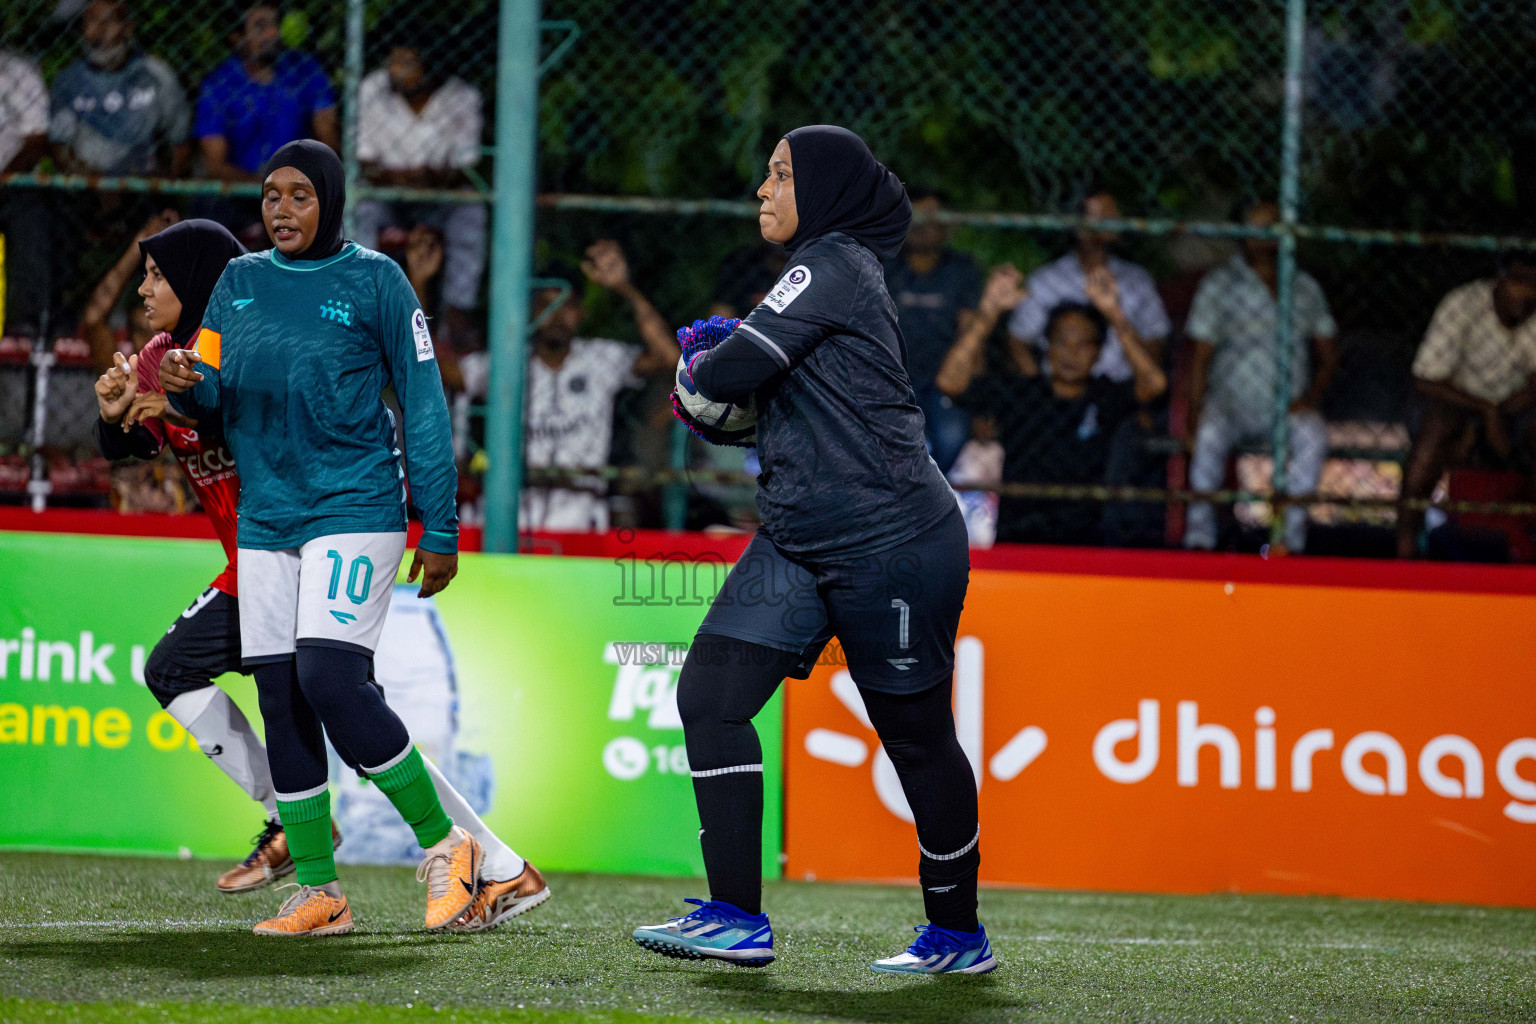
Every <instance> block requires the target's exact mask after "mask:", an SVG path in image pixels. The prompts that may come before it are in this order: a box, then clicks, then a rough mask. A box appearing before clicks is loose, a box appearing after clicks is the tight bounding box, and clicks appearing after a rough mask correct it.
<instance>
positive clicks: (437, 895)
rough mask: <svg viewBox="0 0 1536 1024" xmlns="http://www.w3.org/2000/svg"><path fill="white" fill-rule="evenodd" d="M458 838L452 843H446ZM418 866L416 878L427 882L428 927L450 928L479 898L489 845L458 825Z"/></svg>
mask: <svg viewBox="0 0 1536 1024" xmlns="http://www.w3.org/2000/svg"><path fill="white" fill-rule="evenodd" d="M454 840H457V842H454V843H453V845H452V846H447V847H446V848H443V847H444V844H446V843H449V842H451V841H454ZM432 849H433V850H436V851H437V852H436V853H428V854H427V855H426V856H425V857H424V858H422V861H421V866H420V867H418V868H417V869H416V881H418V882H426V883H427V931H429V932H435V931H437V930H439V929H441V928H446V927H448V926H449V925H450V924H452V923H453V922H454V921H456V920H457V919H458V918H459V915H461V914H463V913H464V911H465V910H467V909H469V905H470V904H471V903H473V902H474V901H475V891H476V889H477V888H478V886H479V882H480V865H481V864H482V863H484V862H485V849H484V848H483V847H482V846H481V845H480V843H479V841H478V840H476V839H475V837H474V836H472V835H470V834H469V833H468V832H466V831H464V829H462V828H460V827H459V826H458V825H455V826H453V831H452V832H449V833H448V836H447V838H445V839H444V840H443V842H441V843H438V844H437V846H434V847H433V848H432Z"/></svg>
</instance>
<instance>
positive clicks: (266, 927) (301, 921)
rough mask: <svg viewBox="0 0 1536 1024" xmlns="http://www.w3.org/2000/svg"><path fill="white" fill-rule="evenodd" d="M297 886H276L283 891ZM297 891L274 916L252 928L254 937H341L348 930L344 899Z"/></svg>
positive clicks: (320, 892)
mask: <svg viewBox="0 0 1536 1024" xmlns="http://www.w3.org/2000/svg"><path fill="white" fill-rule="evenodd" d="M294 885H298V883H297V882H289V883H288V885H282V886H278V888H280V889H287V888H289V887H290V886H294ZM298 889H299V891H298V892H296V893H294V894H293V895H292V896H289V897H288V899H286V900H285V901H284V902H283V906H282V908H281V909H280V910H278V912H277V916H276V917H274V918H271V919H270V920H267V921H263V922H261V923H260V924H258V925H257V926H256V927H255V928H253V929H252V931H254V932H255V933H256V934H257V935H282V936H286V937H289V938H294V937H297V936H300V935H345V934H346V933H347V932H349V931H351V930H352V908H351V907H349V906H347V898H346V897H345V896H341V897H336V896H332V895H331V894H330V893H328V892H326V891H325V890H324V889H316V888H312V887H311V886H308V885H299V886H298Z"/></svg>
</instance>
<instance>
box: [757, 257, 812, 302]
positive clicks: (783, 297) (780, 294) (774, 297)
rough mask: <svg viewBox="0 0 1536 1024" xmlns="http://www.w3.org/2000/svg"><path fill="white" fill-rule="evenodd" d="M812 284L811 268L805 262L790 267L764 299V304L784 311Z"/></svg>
mask: <svg viewBox="0 0 1536 1024" xmlns="http://www.w3.org/2000/svg"><path fill="white" fill-rule="evenodd" d="M810 286H811V268H810V267H807V266H805V265H804V264H802V265H800V266H798V267H790V268H789V270H787V271H785V272H784V276H783V277H781V278H779V283H778V284H776V285H774V286H773V291H771V292H769V293H768V295H767V296H766V297H765V298H764V299H763V305H765V306H767V307H768V308H769V309H772V310H773V311H774V312H776V313H782V312H784V310H785V308H786V307H788V305H789V304H790V303H791V302H794V301H795V299H796V298H797V297H798V296H799V295H800V293H801V292H803V291H805V290H806V289H807V288H809V287H810Z"/></svg>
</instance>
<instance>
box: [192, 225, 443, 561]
mask: <svg viewBox="0 0 1536 1024" xmlns="http://www.w3.org/2000/svg"><path fill="white" fill-rule="evenodd" d="M196 347H197V350H198V353H199V354H200V355H201V356H202V358H203V362H202V365H201V366H200V367H199V370H200V371H201V372H202V374H203V380H202V381H201V382H200V383H198V384H197V385H196V386H195V387H193V388H192V389H191V390H189V391H186V392H183V393H181V394H179V395H172V396H171V404H172V405H173V406H175V407H176V408H177V409H179V410H180V411H182V412H183V413H186V414H187V415H190V416H194V417H196V416H202V415H206V414H207V413H209V412H211V411H212V410H213V409H214V408H217V409H218V410H219V412H220V413H221V414H222V416H223V419H224V428H225V433H226V436H227V438H228V441H229V447H230V451H231V452H232V453H233V454H234V456H235V464H236V465H237V466H238V468H239V472H240V523H239V544H240V547H242V548H259V549H279V548H296V547H299V546H301V545H302V544H304V543H305V542H307V541H310V540H313V539H314V538H316V537H324V536H328V535H331V534H338V533H391V532H398V531H401V530H404V529H405V523H406V511H405V497H406V495H405V488H404V486H403V479H404V477H405V476H406V475H407V474H408V476H409V479H410V485H411V497H412V498H413V499H414V501H415V504H416V508H417V510H418V511H419V512H420V514H421V520H422V525H423V526H424V527H425V530H426V532H425V534H424V535H423V537H422V539H421V544H420V546H421V547H422V548H425V549H426V550H428V551H435V552H438V553H440V554H454V553H456V552H457V551H458V543H459V540H458V538H459V525H458V512H457V509H456V507H455V502H456V497H457V492H458V472H457V470H456V469H455V467H454V463H453V437H452V432H451V430H450V427H449V418H448V403H447V400H446V399H445V398H444V397H443V382H442V377H441V376H440V375H439V373H438V368H437V360H436V358H435V353H434V351H433V348H432V336H431V333H430V332H429V331H428V329H427V321H426V317H425V316H423V314H422V312H421V309H420V307H419V306H418V305H417V303H416V294H415V292H414V291H412V289H411V286H410V282H409V281H407V280H406V277H405V273H404V272H403V271H402V270H401V269H400V267H399V265H398V264H396V263H395V261H394V260H392V259H390V258H389V257H388V256H384V255H382V254H380V253H377V252H374V251H373V250H371V249H364V248H362V247H361V246H359V245H356V244H355V243H351V242H349V243H347V245H346V246H345V247H344V248H343V249H342V250H341V252H339V253H337V254H336V255H335V256H332V257H331V258H329V259H326V260H318V261H314V262H301V261H294V260H289V259H286V258H284V257H283V256H282V254H281V253H279V252H277V250H275V249H273V250H268V251H267V252H262V253H252V254H251V255H249V256H242V257H240V258H239V259H236V260H233V261H231V263H230V264H229V266H228V267H227V268H226V269H225V271H224V275H223V276H222V277H220V278H219V283H218V284H217V285H216V286H215V287H214V290H213V296H212V297H211V298H210V299H209V301H208V309H207V312H206V313H205V314H204V316H203V323H202V330H201V331H200V332H199V333H198V338H197V345H196ZM385 385H393V386H394V389H395V396H396V398H397V399H398V400H399V402H400V409H401V412H402V413H403V415H404V430H405V469H404V472H403V471H402V467H401V458H400V452H399V450H398V449H397V448H396V447H395V428H394V417H393V416H392V415H391V413H390V411H389V409H388V407H386V406H385V404H384V401H383V398H382V397H381V393H382V391H383V390H384V387H385Z"/></svg>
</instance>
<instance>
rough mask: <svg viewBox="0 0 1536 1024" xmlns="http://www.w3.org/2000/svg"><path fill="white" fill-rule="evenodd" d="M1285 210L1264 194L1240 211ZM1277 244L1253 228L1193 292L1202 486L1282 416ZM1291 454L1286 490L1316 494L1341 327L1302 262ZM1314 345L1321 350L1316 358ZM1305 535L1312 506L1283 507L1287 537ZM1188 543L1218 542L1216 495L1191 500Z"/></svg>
mask: <svg viewBox="0 0 1536 1024" xmlns="http://www.w3.org/2000/svg"><path fill="white" fill-rule="evenodd" d="M1279 217H1280V208H1279V207H1278V206H1276V205H1275V204H1274V203H1270V202H1259V203H1254V204H1252V205H1251V206H1249V207H1248V208H1247V209H1246V210H1245V211H1244V212H1243V215H1242V219H1243V222H1244V223H1245V224H1247V225H1249V226H1250V227H1269V226H1271V225H1273V224H1274V223H1275V222H1276V221H1278V220H1279ZM1278 253H1279V247H1278V244H1277V243H1276V242H1274V241H1272V240H1270V239H1262V238H1249V239H1245V240H1244V241H1243V247H1242V250H1241V251H1240V252H1239V253H1238V254H1237V255H1236V256H1233V257H1232V258H1231V259H1230V260H1228V261H1227V262H1226V263H1223V264H1222V265H1221V266H1219V267H1217V268H1216V269H1214V270H1212V271H1211V272H1210V273H1209V274H1206V275H1205V277H1204V279H1202V280H1201V282H1200V287H1199V289H1198V290H1197V291H1196V292H1195V301H1194V304H1193V305H1192V306H1191V307H1190V311H1189V321H1188V322H1187V323H1186V324H1185V326H1184V333H1185V334H1186V335H1188V336H1189V339H1190V341H1191V342H1193V343H1194V359H1193V361H1192V363H1193V365H1192V366H1191V368H1190V397H1189V411H1190V416H1191V423H1190V428H1189V433H1188V436H1190V437H1192V438H1194V444H1195V450H1194V454H1193V456H1192V457H1191V459H1190V465H1189V484H1190V486H1191V487H1192V488H1194V489H1195V490H1197V491H1214V490H1217V489H1218V488H1220V487H1221V483H1222V479H1223V477H1224V476H1225V474H1226V466H1227V456H1228V455H1229V454H1231V451H1232V448H1233V447H1234V446H1236V445H1239V444H1244V443H1253V442H1267V441H1268V440H1269V438H1270V434H1271V430H1272V424H1273V423H1274V418H1275V394H1276V391H1277V390H1278V381H1277V379H1276V376H1275V349H1276V345H1277V340H1278V338H1279V333H1278V332H1279V317H1278V315H1277V313H1278V310H1279V302H1278V301H1277V299H1276V297H1275V288H1276V281H1277V279H1278V278H1277V274H1278V266H1279V264H1278V261H1277V257H1278ZM1291 307H1292V309H1293V311H1294V315H1293V318H1292V321H1291V323H1292V335H1291V345H1292V351H1291V374H1290V377H1291V379H1290V396H1291V403H1290V410H1289V414H1290V458H1289V459H1288V460H1287V462H1286V488H1285V489H1286V493H1287V494H1292V495H1299V494H1311V493H1312V492H1313V491H1315V490H1316V489H1317V481H1318V479H1319V478H1320V477H1321V476H1322V472H1323V461H1324V459H1325V458H1326V457H1327V455H1328V425H1327V424H1326V423H1325V422H1324V420H1323V414H1322V412H1321V411H1319V410H1320V406H1321V403H1322V399H1323V394H1324V392H1326V391H1327V390H1328V385H1329V383H1330V382H1331V381H1332V380H1333V373H1334V370H1335V369H1336V368H1337V366H1338V347H1337V345H1336V344H1335V341H1336V338H1337V335H1338V327H1337V326H1336V325H1335V324H1334V322H1333V314H1332V313H1331V312H1330V311H1329V309H1328V300H1327V298H1326V297H1324V295H1323V289H1322V286H1321V285H1319V284H1318V283H1317V281H1316V280H1315V279H1314V278H1313V277H1312V275H1310V274H1308V273H1306V272H1305V271H1302V270H1298V271H1297V272H1296V278H1295V285H1294V288H1293V291H1292V296H1291ZM1314 349H1315V351H1316V359H1314V358H1313V353H1314ZM1306 543H1307V510H1306V509H1305V508H1303V507H1300V506H1291V507H1289V508H1287V509H1286V510H1285V546H1286V548H1287V549H1288V550H1290V551H1293V552H1297V553H1299V552H1301V551H1302V550H1303V549H1304V548H1305V547H1306ZM1184 546H1185V547H1186V548H1196V549H1201V550H1206V551H1209V550H1211V549H1212V548H1214V547H1215V546H1216V510H1215V509H1214V508H1212V507H1211V505H1210V503H1209V502H1196V503H1194V504H1192V505H1190V506H1189V519H1188V523H1187V525H1186V526H1185V530H1184Z"/></svg>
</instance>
